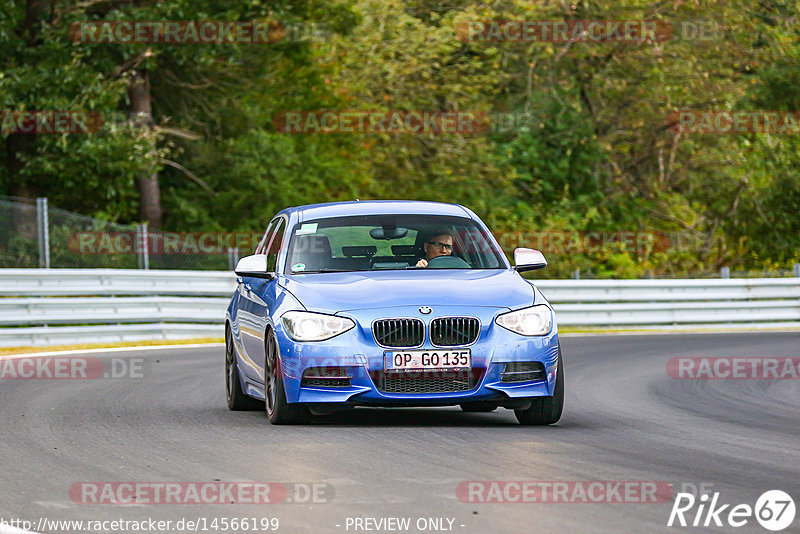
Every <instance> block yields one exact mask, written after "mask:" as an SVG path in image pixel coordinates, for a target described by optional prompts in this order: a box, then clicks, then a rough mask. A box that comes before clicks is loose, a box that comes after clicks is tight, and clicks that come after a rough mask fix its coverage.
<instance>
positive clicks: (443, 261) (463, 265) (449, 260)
mask: <svg viewBox="0 0 800 534" xmlns="http://www.w3.org/2000/svg"><path fill="white" fill-rule="evenodd" d="M428 268H429V269H469V268H470V265H469V263H467V262H465V261H464V260H462V259H461V258H459V257H458V256H436V257H435V258H432V259H430V260H428Z"/></svg>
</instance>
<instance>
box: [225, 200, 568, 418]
mask: <svg viewBox="0 0 800 534" xmlns="http://www.w3.org/2000/svg"><path fill="white" fill-rule="evenodd" d="M514 260H515V264H516V265H515V266H513V267H512V266H511V265H509V262H508V260H507V259H506V257H505V255H504V254H503V252H502V250H501V249H500V247H499V246H498V244H497V242H496V241H495V239H494V237H493V236H492V235H491V233H490V232H489V230H488V229H487V227H486V225H485V224H484V223H483V222H482V221H481V220H480V219H479V218H478V217H477V215H475V214H474V213H473V212H472V211H471V210H469V209H467V208H465V207H463V206H458V205H453V204H440V203H434V202H414V201H369V202H358V201H356V202H338V203H330V204H315V205H311V206H301V207H296V208H289V209H286V210H283V211H281V212H280V213H278V214H277V215H276V216H275V218H274V219H273V220H272V221H271V222H270V224H269V226H268V227H267V230H266V232H265V233H264V237H263V238H262V239H261V242H260V243H259V245H258V247H257V248H256V251H255V254H254V255H252V256H248V257H244V258H242V259H241V260H240V261H239V263H238V265H237V267H236V274H237V277H238V278H237V281H238V287H237V290H236V292H235V293H234V295H233V298H232V299H231V302H230V305H229V307H228V310H227V312H226V322H225V340H226V360H225V368H226V369H225V371H226V372H225V374H226V381H225V382H226V392H227V401H228V407H229V408H230V409H231V410H249V409H266V412H267V416H268V417H269V420H270V421H271V422H272V423H274V424H291V423H301V422H304V421H307V420H308V417H309V415H311V414H317V415H319V414H324V413H331V412H335V411H338V410H344V409H349V408H353V407H356V406H381V407H392V406H451V405H460V406H461V408H462V409H463V410H464V411H468V412H490V411H493V410H495V409H497V408H498V407H503V408H508V409H513V410H514V412H515V414H516V416H517V420H518V421H519V422H520V423H522V424H526V425H547V424H552V423H555V422H556V421H558V420H559V418H560V417H561V412H562V408H563V403H564V369H563V365H562V363H561V351H560V349H559V343H558V330H557V325H556V318H555V314H554V313H553V309H552V307H551V306H550V304H549V303H548V302H547V300H546V299H545V298H544V296H542V294H541V292H539V290H538V289H537V288H536V287H535V286H534V285H533V284H532V283H530V282H528V281H527V280H525V279H523V278H522V277H521V276H520V274H519V273H520V272H521V271H528V270H534V269H540V268H543V267H545V266H546V265H547V262H546V261H545V259H544V256H543V255H542V254H541V252H539V251H535V250H531V249H516V250H515V251H514Z"/></svg>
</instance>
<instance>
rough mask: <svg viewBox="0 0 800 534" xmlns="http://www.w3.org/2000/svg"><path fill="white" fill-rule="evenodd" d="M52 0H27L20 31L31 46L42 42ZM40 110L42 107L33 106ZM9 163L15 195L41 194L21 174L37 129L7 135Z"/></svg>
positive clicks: (31, 150) (12, 191)
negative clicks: (30, 131) (43, 26)
mask: <svg viewBox="0 0 800 534" xmlns="http://www.w3.org/2000/svg"><path fill="white" fill-rule="evenodd" d="M49 13H50V3H49V1H48V0H26V1H25V20H24V22H23V23H22V24H21V27H19V32H20V34H21V35H22V36H23V38H24V39H25V42H26V43H27V45H28V47H30V48H34V47H35V46H37V45H38V44H40V43H41V35H40V33H41V24H42V22H46V21H47V20H48V17H49ZM33 111H39V110H33ZM5 145H6V147H5V148H6V162H7V163H6V166H7V169H8V177H9V193H10V194H11V196H14V197H24V198H34V197H36V196H38V195H39V190H38V189H39V188H38V184H34V183H31V181H30V180H27V179H26V178H25V177H24V176H23V175H22V170H23V169H24V168H25V158H26V157H28V158H30V157H33V156H34V155H35V154H36V134H35V133H11V134H9V136H8V137H7V138H6V141H5Z"/></svg>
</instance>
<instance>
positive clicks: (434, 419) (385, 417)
mask: <svg viewBox="0 0 800 534" xmlns="http://www.w3.org/2000/svg"><path fill="white" fill-rule="evenodd" d="M309 422H310V423H311V424H313V425H321V426H348V427H350V426H352V427H370V426H379V427H422V426H439V427H519V426H520V425H519V424H518V423H517V419H516V417H514V413H513V412H512V411H510V410H505V409H502V408H500V409H498V410H496V411H494V412H491V413H465V412H462V411H461V410H460V409H458V408H446V409H442V408H356V409H354V410H350V411H346V412H337V413H334V414H329V415H315V416H313V417H312V418H311V419H310V421H309ZM552 428H556V427H552Z"/></svg>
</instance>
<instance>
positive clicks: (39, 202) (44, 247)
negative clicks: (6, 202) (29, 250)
mask: <svg viewBox="0 0 800 534" xmlns="http://www.w3.org/2000/svg"><path fill="white" fill-rule="evenodd" d="M36 227H37V229H38V233H39V267H40V268H42V269H49V268H50V223H49V221H48V217H47V197H39V198H37V199H36Z"/></svg>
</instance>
